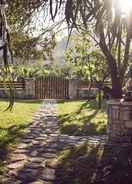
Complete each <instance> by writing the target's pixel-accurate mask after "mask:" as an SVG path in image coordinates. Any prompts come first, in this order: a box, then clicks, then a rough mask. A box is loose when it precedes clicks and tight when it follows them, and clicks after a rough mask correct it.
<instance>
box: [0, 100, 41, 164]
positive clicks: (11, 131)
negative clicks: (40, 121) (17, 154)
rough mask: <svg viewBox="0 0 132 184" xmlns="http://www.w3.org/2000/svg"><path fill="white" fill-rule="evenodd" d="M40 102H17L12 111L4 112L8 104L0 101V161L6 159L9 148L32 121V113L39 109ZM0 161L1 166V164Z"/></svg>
mask: <svg viewBox="0 0 132 184" xmlns="http://www.w3.org/2000/svg"><path fill="white" fill-rule="evenodd" d="M40 103H41V101H37V100H27V101H26V100H25V101H24V100H22V101H17V102H16V103H15V105H14V107H13V109H12V111H4V109H6V108H7V106H8V102H6V101H4V100H1V101H0V160H1V161H2V160H4V159H6V156H7V155H8V151H9V148H11V147H12V146H13V145H15V143H16V142H17V141H18V140H19V138H20V137H21V136H22V135H23V134H24V133H25V131H26V127H27V126H28V124H30V122H31V121H32V116H33V114H34V112H36V111H37V110H38V108H39V107H40ZM1 161H0V164H1V165H2V163H3V162H1Z"/></svg>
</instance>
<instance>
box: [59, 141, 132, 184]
mask: <svg viewBox="0 0 132 184" xmlns="http://www.w3.org/2000/svg"><path fill="white" fill-rule="evenodd" d="M56 176H57V178H58V179H59V181H60V182H59V184H131V183H132V147H130V146H126V147H124V146H120V145H104V146H103V145H96V146H95V145H89V144H87V143H85V144H83V145H81V146H78V147H77V146H76V147H72V148H71V149H70V148H69V149H66V150H64V151H63V152H61V154H60V157H59V164H58V168H57V169H56Z"/></svg>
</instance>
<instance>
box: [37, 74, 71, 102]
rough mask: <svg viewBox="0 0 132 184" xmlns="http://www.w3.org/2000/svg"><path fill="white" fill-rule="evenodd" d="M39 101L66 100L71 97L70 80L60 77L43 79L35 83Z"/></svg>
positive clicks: (38, 79)
mask: <svg viewBox="0 0 132 184" xmlns="http://www.w3.org/2000/svg"><path fill="white" fill-rule="evenodd" d="M35 94H36V98H38V99H66V98H68V97H69V80H66V79H63V78H58V77H41V78H37V79H36V81H35Z"/></svg>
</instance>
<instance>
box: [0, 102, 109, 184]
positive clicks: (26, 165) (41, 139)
mask: <svg viewBox="0 0 132 184" xmlns="http://www.w3.org/2000/svg"><path fill="white" fill-rule="evenodd" d="M86 141H88V142H89V143H91V144H98V143H99V142H101V143H102V144H103V143H105V142H106V136H101V137H100V136H94V137H91V136H88V137H86V136H84V137H79V136H68V135H61V134H60V133H59V127H58V121H57V104H56V101H55V100H52V101H48V100H45V101H44V103H43V104H42V106H41V108H40V111H39V112H38V113H37V114H35V116H34V118H33V122H32V124H31V125H30V126H29V130H28V133H27V134H26V135H25V136H24V137H23V138H22V140H21V143H20V144H19V145H18V146H17V148H16V149H15V150H14V151H13V153H12V154H11V155H10V159H9V160H8V164H7V168H8V170H7V173H6V174H5V176H4V178H5V179H4V180H3V181H2V184H59V179H58V178H56V167H57V155H56V154H57V152H58V151H59V150H62V149H63V148H64V147H67V146H73V145H76V144H82V143H84V142H86Z"/></svg>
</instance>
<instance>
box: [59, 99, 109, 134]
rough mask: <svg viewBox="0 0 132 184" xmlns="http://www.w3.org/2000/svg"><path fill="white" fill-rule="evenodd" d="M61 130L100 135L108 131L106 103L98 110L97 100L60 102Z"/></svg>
mask: <svg viewBox="0 0 132 184" xmlns="http://www.w3.org/2000/svg"><path fill="white" fill-rule="evenodd" d="M58 116H59V122H60V130H61V133H63V134H68V135H99V134H105V133H106V124H107V115H106V105H105V104H104V103H103V105H102V108H101V109H100V110H98V108H97V103H96V101H95V100H90V101H86V100H82V101H62V102H59V109H58Z"/></svg>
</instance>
